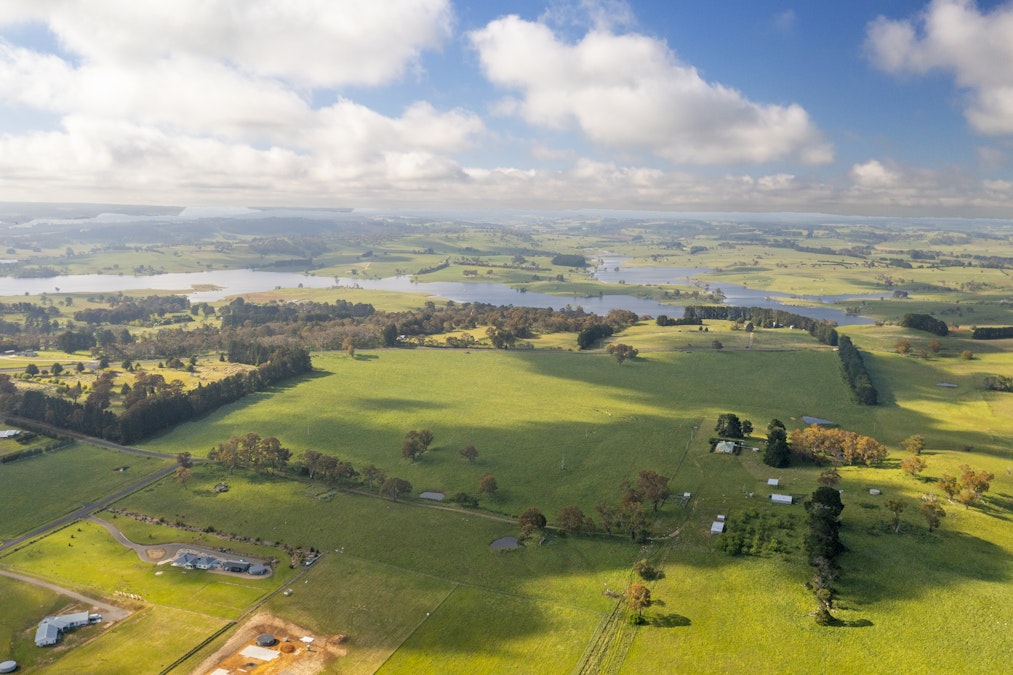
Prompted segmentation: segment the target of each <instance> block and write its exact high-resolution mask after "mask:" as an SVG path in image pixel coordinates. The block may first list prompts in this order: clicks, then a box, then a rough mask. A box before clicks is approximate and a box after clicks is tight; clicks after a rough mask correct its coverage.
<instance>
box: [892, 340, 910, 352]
mask: <svg viewBox="0 0 1013 675" xmlns="http://www.w3.org/2000/svg"><path fill="white" fill-rule="evenodd" d="M896 349H897V353H898V354H910V353H911V342H910V341H908V340H898V341H897V347H896Z"/></svg>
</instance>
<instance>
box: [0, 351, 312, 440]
mask: <svg viewBox="0 0 1013 675" xmlns="http://www.w3.org/2000/svg"><path fill="white" fill-rule="evenodd" d="M311 369H312V364H311V363H310V358H309V354H308V353H306V351H305V350H303V349H298V348H295V349H285V348H283V349H275V350H274V351H272V352H271V353H270V354H269V355H268V356H267V359H266V361H264V362H263V363H260V364H259V365H258V366H257V368H256V369H254V370H250V371H246V372H242V373H236V374H235V375H230V376H229V377H226V378H224V379H222V380H218V381H216V382H210V383H208V384H203V383H201V384H199V385H198V386H197V388H196V389H193V390H191V391H184V390H183V388H182V386H181V385H180V384H179V382H178V381H173V382H166V381H165V378H164V377H162V376H161V375H149V374H145V373H143V372H141V373H138V374H137V375H136V376H135V377H136V380H135V386H134V387H130V388H129V389H128V390H127V391H126V393H125V397H124V408H123V410H122V412H121V413H120V414H119V415H116V414H114V413H113V412H112V411H110V410H109V406H110V402H111V397H112V388H113V380H114V376H113V374H112V373H109V372H104V373H102V374H100V375H99V377H98V379H97V380H96V381H95V383H94V384H93V385H92V389H91V392H90V393H89V394H88V397H87V398H86V399H85V401H84V403H83V404H82V403H78V402H77V401H73V402H72V401H68V400H67V399H65V398H63V397H59V396H48V395H46V394H44V393H43V392H41V391H38V390H33V389H29V390H25V391H23V392H17V391H15V392H14V393H13V395H12V396H8V397H4V398H2V399H0V402H2V404H3V405H4V406H5V408H4V409H5V410H8V411H13V412H16V414H18V415H20V416H22V417H26V418H28V419H33V420H39V421H42V422H46V423H47V424H52V425H53V426H56V427H60V428H63V429H70V430H72V431H77V432H80V433H83V434H88V435H90V436H97V437H99V438H105V439H107V440H112V441H116V442H118V443H132V442H135V441H137V440H140V439H141V438H144V437H146V436H149V435H151V434H153V433H155V432H158V431H162V430H164V429H167V428H170V427H172V426H175V425H176V424H179V423H181V422H185V421H189V420H192V419H195V418H197V417H200V416H202V415H204V414H207V413H208V412H210V411H212V410H215V409H217V408H219V407H220V406H222V405H225V404H226V403H231V402H233V401H237V400H239V399H240V398H242V397H243V396H246V395H247V394H251V393H253V392H255V391H261V390H263V389H265V388H267V387H269V386H272V385H274V384H276V383H278V382H282V381H284V380H286V379H289V378H291V377H294V376H297V375H300V374H303V373H306V372H309V371H310V370H311Z"/></svg>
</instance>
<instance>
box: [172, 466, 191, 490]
mask: <svg viewBox="0 0 1013 675" xmlns="http://www.w3.org/2000/svg"><path fill="white" fill-rule="evenodd" d="M191 476H193V472H191V471H190V468H189V467H186V466H182V465H180V466H177V467H176V481H177V482H178V483H180V484H181V485H182V486H183V487H184V488H185V489H189V488H187V487H186V482H187V481H188V480H190V477H191Z"/></svg>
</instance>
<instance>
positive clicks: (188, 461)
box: [176, 450, 193, 469]
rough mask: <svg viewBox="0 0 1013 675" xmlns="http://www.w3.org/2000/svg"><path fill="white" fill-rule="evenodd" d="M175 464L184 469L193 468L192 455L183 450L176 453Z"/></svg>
mask: <svg viewBox="0 0 1013 675" xmlns="http://www.w3.org/2000/svg"><path fill="white" fill-rule="evenodd" d="M176 464H178V465H179V466H181V467H183V468H186V469H191V468H193V455H191V454H190V453H189V452H188V451H185V450H184V451H183V452H180V453H177V454H176Z"/></svg>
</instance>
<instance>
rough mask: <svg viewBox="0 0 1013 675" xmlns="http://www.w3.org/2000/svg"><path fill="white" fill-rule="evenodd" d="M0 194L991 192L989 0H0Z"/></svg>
mask: <svg viewBox="0 0 1013 675" xmlns="http://www.w3.org/2000/svg"><path fill="white" fill-rule="evenodd" d="M0 201H37V202H88V203H121V204H174V205H184V206H213V205H234V206H316V207H322V206H330V207H352V208H406V209H412V208H416V209H423V208H424V209H454V208H468V209H475V208H490V209H501V208H512V209H548V210H552V209H575V208H594V209H622V210H652V211H659V210H660V211H700V210H706V211H765V212H781V211H793V212H823V213H838V214H852V215H891V216H904V215H908V216H964V217H997V218H1013V0H1009V1H1005V2H996V1H993V2H987V1H985V0H978V1H977V2H975V1H974V0H917V1H915V0H912V1H909V0H892V1H891V2H882V1H876V2H873V1H871V0H848V1H847V2H812V0H806V1H801V0H799V1H798V2H790V1H788V2H775V1H772V0H720V1H714V2H695V1H691V0H678V1H676V0H541V1H533V0H511V1H509V2H504V1H502V0H499V1H497V0H232V1H229V2H226V1H219V0H172V2H166V1H165V0H87V2H85V1H83V0H46V1H45V2H40V1H39V0H3V2H2V3H0Z"/></svg>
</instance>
